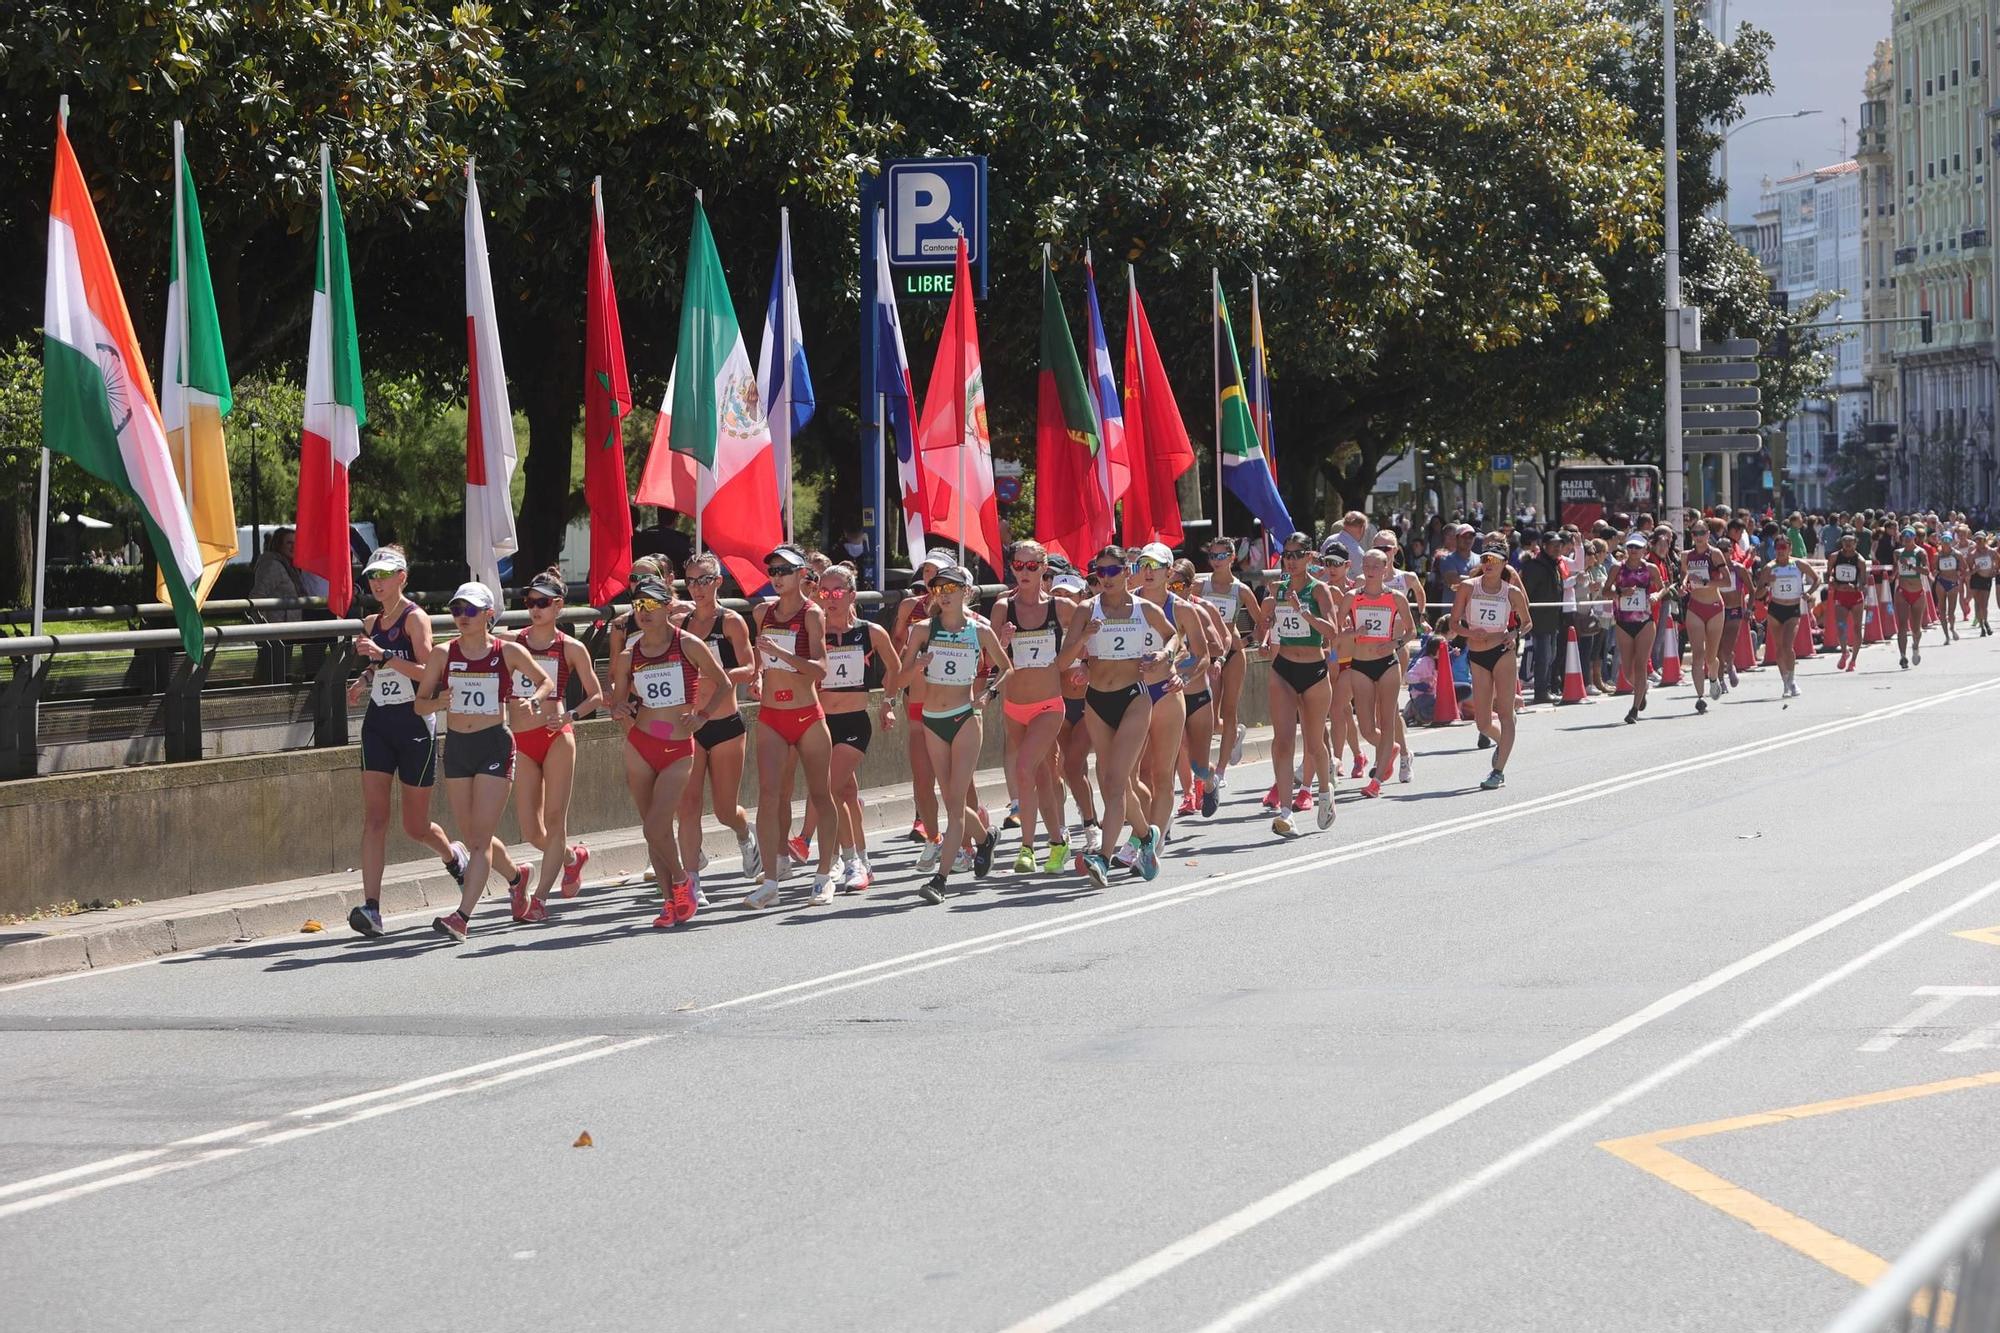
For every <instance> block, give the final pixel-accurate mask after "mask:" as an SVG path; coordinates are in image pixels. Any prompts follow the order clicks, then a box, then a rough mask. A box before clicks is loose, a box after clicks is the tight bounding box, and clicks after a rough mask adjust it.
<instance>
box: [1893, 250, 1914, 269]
mask: <svg viewBox="0 0 2000 1333" xmlns="http://www.w3.org/2000/svg"><path fill="white" fill-rule="evenodd" d="M1916 262H1917V247H1916V246H1914V245H1906V246H1903V247H1902V248H1901V249H1899V250H1897V251H1896V267H1897V268H1901V267H1902V266H1903V265H1905V264H1914V263H1916Z"/></svg>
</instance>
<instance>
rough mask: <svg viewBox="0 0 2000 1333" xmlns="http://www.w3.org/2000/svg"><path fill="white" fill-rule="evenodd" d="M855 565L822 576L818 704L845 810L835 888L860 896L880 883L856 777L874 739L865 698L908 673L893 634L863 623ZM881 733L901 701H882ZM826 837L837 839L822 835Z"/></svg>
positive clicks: (836, 798) (838, 803)
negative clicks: (822, 669) (822, 675)
mask: <svg viewBox="0 0 2000 1333" xmlns="http://www.w3.org/2000/svg"><path fill="white" fill-rule="evenodd" d="M854 576H855V569H854V566H852V565H849V564H838V565H832V566H829V567H828V569H827V571H826V572H825V573H824V574H822V575H820V578H819V601H820V609H821V613H822V614H823V615H825V617H826V683H825V684H824V685H823V686H821V687H820V694H819V698H820V707H822V708H824V709H825V710H826V729H827V733H828V735H830V736H831V737H832V738H833V761H832V769H833V803H834V806H835V807H836V808H837V809H838V810H839V812H840V824H839V832H838V836H837V841H838V842H839V844H840V863H839V864H838V865H837V866H835V868H834V872H833V875H834V887H835V888H837V889H839V890H840V891H841V892H843V893H862V892H864V891H866V890H867V889H868V887H869V886H870V885H872V884H873V883H874V882H875V872H874V870H872V869H871V868H870V867H869V865H868V835H867V832H866V829H865V828H864V826H863V822H862V814H861V787H860V784H859V783H857V782H856V781H855V774H856V772H858V771H859V770H860V768H861V760H862V757H863V756H864V755H866V754H867V753H868V743H869V741H870V740H872V739H873V738H874V735H875V728H874V725H873V724H872V723H871V722H870V721H869V720H868V694H869V691H871V690H876V689H880V688H881V686H882V684H883V682H884V681H886V680H889V679H891V678H893V677H894V676H895V675H896V674H897V673H898V672H900V671H901V670H902V669H903V660H902V658H901V657H899V656H897V654H896V645H895V642H894V641H893V640H892V639H890V637H889V631H887V630H885V629H883V628H882V627H881V626H880V625H877V624H876V623H875V622H874V621H872V620H863V619H861V617H860V614H859V608H858V607H857V606H856V605H855V601H854ZM881 717H882V730H883V731H885V732H887V731H893V730H895V727H896V696H895V694H894V693H893V692H890V693H885V694H884V695H883V696H882V713H881ZM821 836H822V837H834V836H835V835H833V834H831V833H823V834H822V835H821Z"/></svg>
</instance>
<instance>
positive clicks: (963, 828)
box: [897, 565, 1012, 903]
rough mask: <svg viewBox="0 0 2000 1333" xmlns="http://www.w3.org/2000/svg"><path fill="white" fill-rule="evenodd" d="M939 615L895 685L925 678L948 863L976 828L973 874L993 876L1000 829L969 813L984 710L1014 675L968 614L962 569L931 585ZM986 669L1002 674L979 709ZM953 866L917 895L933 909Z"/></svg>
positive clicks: (993, 640)
mask: <svg viewBox="0 0 2000 1333" xmlns="http://www.w3.org/2000/svg"><path fill="white" fill-rule="evenodd" d="M931 589H932V591H933V592H934V593H935V594H936V596H937V609H936V610H935V611H934V612H933V613H932V614H931V617H930V619H928V620H925V621H922V622H921V623H919V624H918V625H917V626H916V627H915V630H914V631H913V632H912V634H911V636H910V646H911V648H912V649H914V650H915V651H914V652H913V653H912V654H911V657H910V660H909V662H908V663H907V664H906V665H905V666H904V667H903V670H902V671H901V673H900V674H899V677H898V680H897V683H898V684H899V685H903V684H908V683H910V682H912V681H914V680H915V679H916V678H917V677H919V676H921V677H922V678H923V692H924V743H925V745H926V746H928V747H929V749H930V754H931V770H932V771H933V772H935V773H936V774H937V775H938V780H939V781H938V785H939V789H940V790H941V791H942V792H943V796H942V798H941V799H942V804H943V810H942V812H941V816H940V817H941V818H942V819H943V820H944V838H943V841H942V843H941V844H940V845H941V846H942V848H943V856H944V857H945V858H952V859H955V858H956V856H957V852H958V849H959V848H960V847H962V846H964V845H965V843H966V841H967V829H968V826H969V825H970V826H973V827H978V828H979V830H980V831H979V835H978V838H977V839H976V840H975V841H974V844H973V853H972V869H973V873H974V874H976V875H979V876H980V877H982V878H983V877H984V876H985V875H986V874H987V872H988V871H990V870H992V868H993V848H994V845H995V844H996V843H998V842H999V841H1000V834H999V831H998V830H997V829H994V828H993V827H991V826H990V825H987V824H985V821H983V820H981V819H980V818H979V816H978V814H977V813H976V812H974V811H973V810H972V808H971V800H972V774H973V770H974V768H975V767H976V766H977V765H978V763H979V747H980V744H981V742H982V741H983V740H984V739H985V731H984V728H983V726H982V724H981V720H980V715H979V709H980V707H981V706H982V705H984V704H986V703H988V702H991V701H992V699H993V698H994V697H995V696H997V695H998V694H1000V693H1001V691H1003V690H1004V689H1005V688H1006V684H1007V677H1008V676H1009V675H1010V674H1012V669H1011V668H1010V667H1009V666H1008V664H1007V650H1006V649H1005V648H1004V647H1002V646H1001V643H1000V637H999V636H998V635H997V634H995V633H994V632H993V629H992V627H991V626H990V625H987V624H985V623H984V622H982V621H979V620H975V619H973V617H972V616H971V615H970V614H969V613H968V612H967V611H966V608H965V599H966V595H967V594H968V593H969V592H970V591H971V589H972V575H971V574H970V573H969V572H967V571H966V570H965V569H964V567H962V566H959V565H952V566H950V567H949V568H946V569H943V570H940V571H939V572H938V576H937V578H935V579H934V580H932V582H931ZM982 661H985V662H990V663H992V664H993V666H994V667H995V668H996V669H997V670H998V672H999V674H998V675H997V676H995V677H994V679H993V681H992V683H991V684H989V685H988V686H987V687H986V689H985V692H984V693H983V695H982V696H981V697H980V699H979V701H978V703H977V704H975V703H974V702H973V690H974V688H975V687H976V686H977V684H978V680H979V668H980V664H981V662H982ZM952 859H940V861H939V862H938V867H937V869H936V870H935V871H933V872H932V874H931V877H930V878H929V879H927V880H925V881H924V884H923V887H922V888H920V889H918V890H917V892H918V894H919V895H921V896H922V898H923V900H924V901H925V902H927V903H941V902H943V901H944V889H945V880H946V877H947V876H948V875H949V874H950V872H951V869H952Z"/></svg>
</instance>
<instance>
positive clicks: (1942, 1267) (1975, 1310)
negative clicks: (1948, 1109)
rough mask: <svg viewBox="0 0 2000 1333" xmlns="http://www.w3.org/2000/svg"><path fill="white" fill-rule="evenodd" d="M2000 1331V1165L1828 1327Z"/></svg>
mask: <svg viewBox="0 0 2000 1333" xmlns="http://www.w3.org/2000/svg"><path fill="white" fill-rule="evenodd" d="M1944 1329H1950V1330H1952V1333H1997V1331H2000V1171H1995V1172H1994V1173H1993V1174H1992V1175H1990V1176H1988V1177H1986V1179H1984V1180H1982V1181H1980V1182H1979V1184H1977V1185H1976V1186H1974V1187H1973V1189H1972V1192H1971V1193H1969V1194H1967V1195H1966V1196H1965V1197H1964V1198H1962V1199H1960V1200H1959V1201H1958V1202H1957V1203H1956V1204H1953V1205H1952V1207H1951V1209H1950V1210H1949V1211H1948V1212H1946V1213H1945V1215H1944V1216H1943V1217H1941V1218H1939V1219H1938V1220H1937V1222H1936V1223H1935V1224H1934V1225H1933V1226H1932V1227H1931V1229H1930V1230H1929V1231H1926V1232H1925V1233H1924V1234H1923V1235H1922V1236H1920V1237H1918V1239H1917V1243H1916V1244H1914V1245H1912V1246H1911V1247H1910V1248H1909V1249H1908V1250H1907V1251H1905V1252H1904V1254H1903V1257H1902V1258H1900V1259H1898V1260H1897V1261H1896V1262H1895V1263H1894V1264H1893V1265H1892V1266H1891V1267H1890V1269H1889V1271H1888V1272H1886V1273H1884V1274H1883V1275H1882V1277H1881V1280H1880V1281H1878V1282H1876V1284H1875V1285H1874V1286H1872V1287H1870V1288H1869V1289H1868V1290H1867V1291H1866V1292H1865V1293H1864V1294H1863V1295H1862V1296H1861V1298H1860V1299H1859V1300H1857V1301H1855V1302H1854V1304H1852V1305H1850V1306H1848V1307H1847V1309H1846V1310H1844V1311H1842V1312H1841V1315H1840V1317H1839V1318H1837V1319H1835V1320H1834V1321H1833V1322H1832V1323H1830V1324H1828V1325H1827V1326H1826V1330H1825V1333H1918V1331H1921V1333H1941V1330H1944Z"/></svg>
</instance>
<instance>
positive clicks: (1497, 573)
mask: <svg viewBox="0 0 2000 1333" xmlns="http://www.w3.org/2000/svg"><path fill="white" fill-rule="evenodd" d="M1645 544H1646V543H1645V539H1644V538H1641V539H1640V542H1639V546H1638V547H1637V548H1634V549H1643V548H1644V546H1645ZM1642 567H1643V568H1647V569H1650V568H1651V566H1649V565H1648V566H1642ZM1453 598H1454V600H1453V604H1452V609H1451V628H1452V629H1453V630H1454V631H1455V632H1456V633H1459V634H1462V635H1464V636H1465V656H1466V659H1467V660H1468V661H1469V662H1470V663H1471V665H1472V723H1473V725H1474V726H1475V727H1477V728H1478V729H1479V734H1480V735H1482V736H1489V737H1491V738H1492V740H1493V771H1492V772H1491V773H1488V774H1487V775H1486V778H1485V780H1484V781H1483V782H1481V783H1480V784H1479V786H1480V789H1481V790H1482V791H1494V790H1496V789H1497V788H1499V787H1502V786H1504V785H1506V782H1507V760H1508V759H1509V758H1510V757H1511V756H1512V755H1513V753H1514V705H1515V703H1516V702H1517V701H1518V699H1519V695H1520V684H1519V682H1520V658H1519V652H1518V650H1519V647H1520V643H1521V626H1523V625H1525V624H1527V623H1528V618H1529V614H1530V612H1529V608H1528V594H1527V591H1526V590H1525V589H1524V588H1523V587H1522V586H1521V581H1520V580H1519V579H1517V578H1515V577H1514V572H1513V571H1512V570H1510V569H1508V568H1507V553H1506V552H1505V551H1504V550H1494V549H1493V548H1492V547H1488V548H1487V549H1486V550H1485V552H1484V553H1482V554H1481V556H1480V558H1479V572H1478V573H1477V574H1474V575H1472V576H1471V577H1470V578H1467V579H1465V580H1464V581H1462V582H1461V583H1460V584H1459V585H1458V591H1457V592H1456V593H1455V594H1453ZM1639 675H1640V679H1641V680H1643V679H1644V678H1645V672H1644V671H1643V670H1642V671H1641V672H1640V673H1639ZM1438 688H1439V689H1440V690H1442V689H1447V688H1451V686H1449V685H1447V684H1446V683H1445V682H1443V681H1440V682H1439V683H1438Z"/></svg>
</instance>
